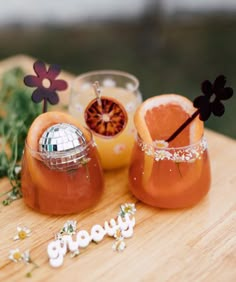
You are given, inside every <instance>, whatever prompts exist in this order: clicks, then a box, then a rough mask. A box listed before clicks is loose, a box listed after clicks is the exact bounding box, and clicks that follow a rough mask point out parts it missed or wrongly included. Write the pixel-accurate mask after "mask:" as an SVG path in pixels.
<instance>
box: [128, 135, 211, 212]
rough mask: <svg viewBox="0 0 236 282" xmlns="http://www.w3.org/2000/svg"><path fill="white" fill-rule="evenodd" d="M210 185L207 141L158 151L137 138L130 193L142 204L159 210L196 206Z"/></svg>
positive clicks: (131, 170) (155, 147) (130, 178)
mask: <svg viewBox="0 0 236 282" xmlns="http://www.w3.org/2000/svg"><path fill="white" fill-rule="evenodd" d="M210 182H211V173H210V163H209V157H208V150H207V142H206V139H205V137H202V138H201V139H200V140H199V141H198V142H196V143H195V144H191V145H188V146H185V147H179V148H158V147H157V146H156V145H155V142H154V143H153V144H146V143H145V142H143V140H142V139H141V138H140V137H139V136H138V137H137V140H136V142H135V146H134V149H133V153H132V159H131V164H130V168H129V183H130V190H131V192H132V193H133V194H134V195H135V196H136V197H137V198H138V199H139V200H141V201H142V202H144V203H146V204H149V205H151V206H155V207H159V208H185V207H190V206H193V205H195V204H196V203H197V202H199V201H200V200H201V199H202V198H203V197H204V196H205V195H206V194H207V192H208V191H209V188H210Z"/></svg>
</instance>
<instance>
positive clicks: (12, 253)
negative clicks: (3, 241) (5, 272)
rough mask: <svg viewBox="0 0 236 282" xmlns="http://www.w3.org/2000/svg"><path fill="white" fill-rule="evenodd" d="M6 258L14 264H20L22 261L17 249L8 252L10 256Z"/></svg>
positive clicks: (21, 255)
mask: <svg viewBox="0 0 236 282" xmlns="http://www.w3.org/2000/svg"><path fill="white" fill-rule="evenodd" d="M8 258H9V259H10V260H12V261H14V262H20V261H22V259H23V254H22V253H21V252H20V250H19V249H18V248H17V249H13V250H10V254H9V256H8Z"/></svg>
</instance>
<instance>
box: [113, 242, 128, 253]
mask: <svg viewBox="0 0 236 282" xmlns="http://www.w3.org/2000/svg"><path fill="white" fill-rule="evenodd" d="M125 248H126V244H125V241H124V240H123V239H120V240H116V241H115V243H114V244H113V245H112V250H113V251H117V252H122V251H124V249H125Z"/></svg>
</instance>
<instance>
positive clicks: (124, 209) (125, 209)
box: [118, 203, 136, 217]
mask: <svg viewBox="0 0 236 282" xmlns="http://www.w3.org/2000/svg"><path fill="white" fill-rule="evenodd" d="M135 212H136V208H135V204H133V203H126V204H124V205H121V206H120V212H119V214H118V215H120V216H121V217H125V215H126V214H129V215H134V214H135Z"/></svg>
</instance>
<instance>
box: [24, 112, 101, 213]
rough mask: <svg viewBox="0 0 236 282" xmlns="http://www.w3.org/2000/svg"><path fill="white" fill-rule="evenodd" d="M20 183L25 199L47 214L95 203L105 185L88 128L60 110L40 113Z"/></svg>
mask: <svg viewBox="0 0 236 282" xmlns="http://www.w3.org/2000/svg"><path fill="white" fill-rule="evenodd" d="M21 187H22V193H23V198H24V201H25V203H26V204H27V205H28V206H29V207H31V208H33V209H34V210H36V211H39V212H42V213H47V214H57V215H60V214H70V213H75V212H79V211H82V210H84V209H86V208H89V207H91V206H92V205H94V204H95V203H96V202H97V201H98V200H99V199H100V197H101V194H102V192H103V187H104V181H103V172H102V167H101V164H100V160H99V156H98V152H97V149H96V146H95V143H94V141H93V137H92V134H91V132H90V131H89V130H88V129H85V128H83V127H82V126H81V125H80V124H79V122H78V121H77V120H75V119H74V118H73V117H71V116H69V115H68V114H65V113H61V112H48V113H44V114H41V115H39V116H38V117H37V118H36V119H35V121H34V122H33V124H32V125H31V127H30V129H29V132H28V135H27V139H26V143H25V149H24V154H23V160H22V174H21Z"/></svg>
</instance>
